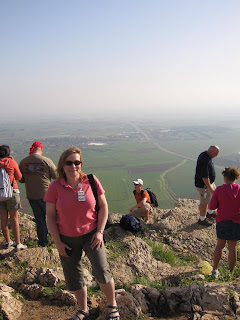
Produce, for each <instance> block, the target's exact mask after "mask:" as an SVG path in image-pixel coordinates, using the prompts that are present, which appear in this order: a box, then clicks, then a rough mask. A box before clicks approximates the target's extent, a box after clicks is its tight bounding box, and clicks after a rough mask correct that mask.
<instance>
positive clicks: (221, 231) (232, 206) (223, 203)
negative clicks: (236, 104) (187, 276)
mask: <svg viewBox="0 0 240 320" xmlns="http://www.w3.org/2000/svg"><path fill="white" fill-rule="evenodd" d="M222 175H223V178H224V182H225V184H223V185H222V186H219V187H217V188H216V190H215V191H214V194H213V196H212V198H211V201H210V204H209V209H210V210H214V209H216V208H217V216H216V230H217V238H218V239H217V245H216V248H215V251H214V254H213V270H212V276H213V277H215V278H218V276H219V272H218V265H219V262H220V259H221V257H222V252H223V249H224V247H225V245H226V242H227V243H228V267H229V270H230V272H232V271H233V269H234V266H235V264H236V261H237V242H238V240H240V185H239V184H237V183H235V181H236V180H237V179H238V178H239V177H240V170H239V168H225V169H224V170H223V172H222Z"/></svg>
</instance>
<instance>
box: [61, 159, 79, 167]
mask: <svg viewBox="0 0 240 320" xmlns="http://www.w3.org/2000/svg"><path fill="white" fill-rule="evenodd" d="M81 163H82V162H81V161H80V160H76V161H70V160H69V161H65V165H66V166H71V165H73V164H75V166H79V165H80V164H81Z"/></svg>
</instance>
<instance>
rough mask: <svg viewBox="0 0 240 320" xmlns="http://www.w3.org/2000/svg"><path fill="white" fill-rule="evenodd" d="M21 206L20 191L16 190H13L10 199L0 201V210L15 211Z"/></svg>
mask: <svg viewBox="0 0 240 320" xmlns="http://www.w3.org/2000/svg"><path fill="white" fill-rule="evenodd" d="M20 208H21V202H20V193H19V191H18V190H16V191H15V190H14V191H13V195H12V198H11V199H8V200H6V201H0V210H6V211H8V212H9V211H17V210H18V209H20Z"/></svg>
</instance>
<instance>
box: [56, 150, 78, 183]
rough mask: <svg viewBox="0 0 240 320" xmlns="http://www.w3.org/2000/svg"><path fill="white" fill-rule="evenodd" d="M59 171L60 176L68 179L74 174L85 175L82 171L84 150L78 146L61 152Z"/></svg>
mask: <svg viewBox="0 0 240 320" xmlns="http://www.w3.org/2000/svg"><path fill="white" fill-rule="evenodd" d="M57 172H58V175H59V177H60V178H64V179H65V180H67V178H68V176H71V175H72V174H76V173H78V174H79V178H82V177H83V176H84V173H83V172H82V152H81V150H80V149H79V148H78V147H72V148H68V149H67V150H65V151H63V153H62V154H61V156H60V158H59V161H58V166H57Z"/></svg>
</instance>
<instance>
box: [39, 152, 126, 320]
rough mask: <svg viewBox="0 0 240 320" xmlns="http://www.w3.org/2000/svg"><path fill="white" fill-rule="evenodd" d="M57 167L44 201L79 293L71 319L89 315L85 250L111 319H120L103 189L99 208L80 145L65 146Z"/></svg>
mask: <svg viewBox="0 0 240 320" xmlns="http://www.w3.org/2000/svg"><path fill="white" fill-rule="evenodd" d="M57 171H58V174H59V179H57V180H55V181H53V182H52V183H51V184H50V186H49V189H48V190H47V192H46V194H45V197H44V201H46V203H47V226H48V229H49V232H50V233H51V235H52V238H53V241H54V242H55V244H56V247H57V249H58V251H59V254H60V259H61V263H62V267H63V272H64V275H65V280H66V284H67V288H68V289H69V290H70V291H73V293H74V294H75V296H76V299H77V301H78V304H79V308H80V309H79V310H78V311H77V313H76V315H75V316H73V317H72V318H71V319H72V320H79V319H80V320H82V319H86V318H87V317H88V315H89V310H88V306H87V287H86V285H85V282H84V274H83V268H82V263H81V258H82V251H83V250H84V251H85V253H86V255H87V257H88V258H89V260H90V262H91V264H92V272H93V275H94V276H95V278H96V279H97V281H98V282H99V286H100V288H101V290H102V291H103V293H104V294H105V296H106V298H107V303H108V319H109V320H119V319H120V316H119V313H118V307H117V304H116V300H115V285H114V280H113V278H112V275H111V273H110V270H109V265H108V262H107V259H106V252H105V247H104V242H103V230H104V227H105V224H106V221H107V216H108V205H107V201H106V198H105V195H104V189H103V187H102V185H101V183H100V182H99V180H98V179H97V178H96V177H95V176H94V179H95V182H96V185H97V194H98V202H99V212H98V214H97V213H96V212H95V198H94V195H93V193H92V189H91V186H90V183H89V180H88V177H87V175H86V174H84V173H83V172H82V155H81V150H80V149H79V148H78V147H73V148H69V149H67V150H65V151H64V152H63V153H62V155H61V156H60V159H59V162H58V167H57Z"/></svg>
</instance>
